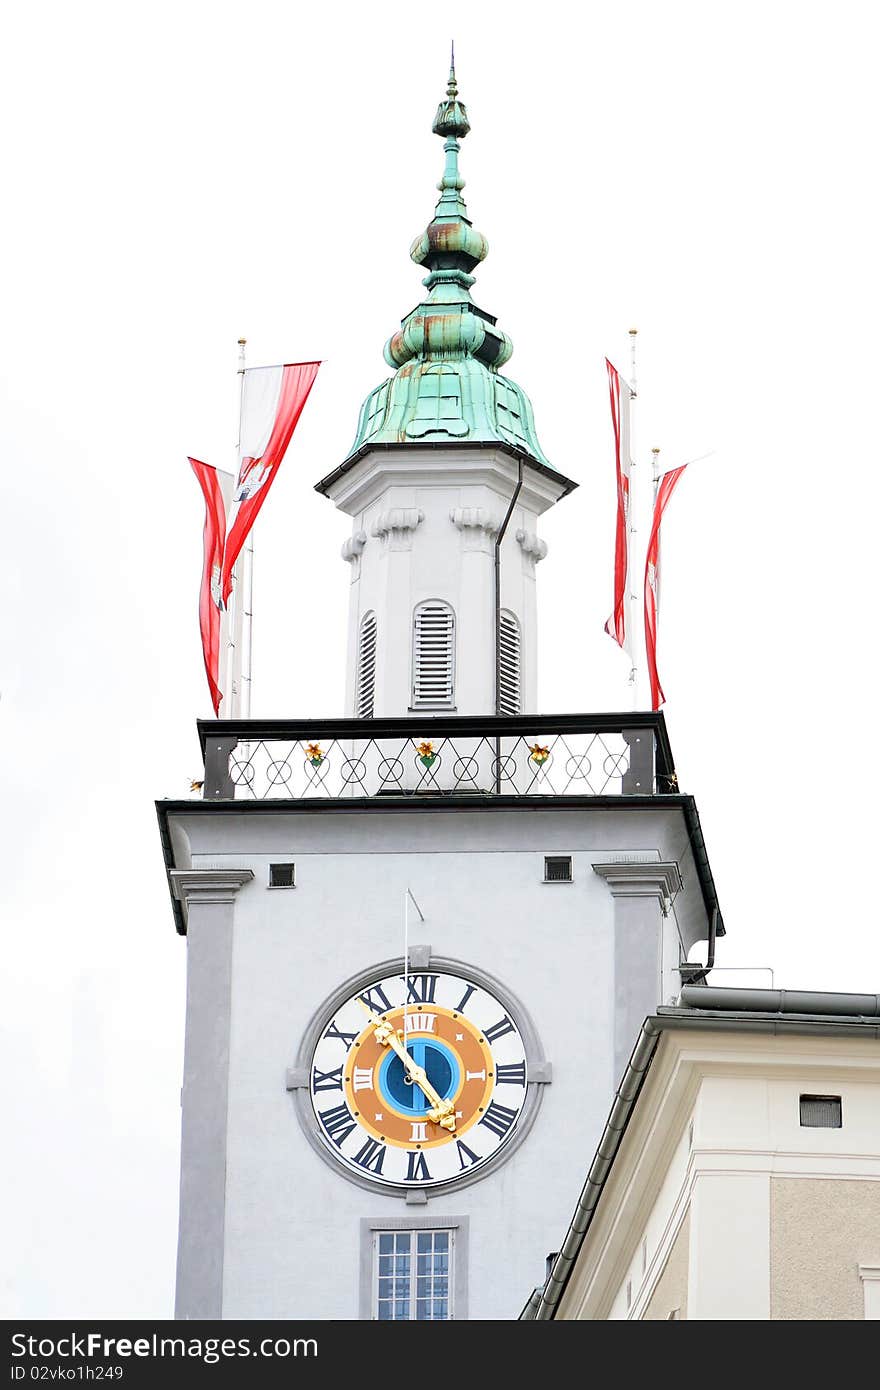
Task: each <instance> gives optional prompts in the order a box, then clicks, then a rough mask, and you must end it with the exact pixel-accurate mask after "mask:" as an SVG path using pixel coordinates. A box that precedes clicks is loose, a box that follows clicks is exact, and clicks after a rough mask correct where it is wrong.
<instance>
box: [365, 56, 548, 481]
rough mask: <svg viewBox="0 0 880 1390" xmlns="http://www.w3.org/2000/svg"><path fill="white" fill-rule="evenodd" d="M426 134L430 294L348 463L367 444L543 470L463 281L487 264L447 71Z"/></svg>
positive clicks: (523, 399) (496, 338)
mask: <svg viewBox="0 0 880 1390" xmlns="http://www.w3.org/2000/svg"><path fill="white" fill-rule="evenodd" d="M433 130H434V134H435V135H439V136H441V138H442V139H443V141H444V145H443V148H444V150H445V152H446V165H445V168H444V170H443V177H442V179H441V180H440V182H439V184H438V185H437V187H438V188H439V190H440V198H439V200H438V202H437V207H436V210H435V212H434V219H433V221H432V222H431V224H430V226H428V227H427V228H426V230H425V231H424V232H423V233H422V235H421V236H419V237H417V238H416V240H415V241H414V242H413V244H412V247H411V249H410V256H411V257H412V259H413V260H414V261H415V263H416V265H421V266H425V267H426V268H427V270H428V274H427V276H426V277H425V279H424V280H423V281H422V284H423V285H424V286H425V288H426V290H427V291H428V293H427V296H426V297H425V298H424V299H423V300H422V302H421V303H420V304H418V305H417V306H416V307H415V309H413V311H412V312H411V313H410V314H408V315H407V317H406V318H405V319H404V320H403V322H402V323H401V325H400V329H399V330H398V332H397V333H395V334H394V336H393V337H392V338H390V339H389V340H388V342H387V343H386V345H385V361H386V362H387V363H388V365H389V366H390V367H396V368H397V370H396V372H395V375H394V376H392V377H389V379H388V380H387V381H383V382H382V384H381V386H377V387H376V389H375V391H371V392H370V394H369V396H368V397H367V399H366V400H365V401H364V404H363V406H362V408H361V414H360V420H359V421H358V430H357V436H356V438H355V441H354V444H353V445H352V447H351V449H350V451H349V454H348V458H349V459H350V458H352V457H353V455H355V454H357V453H359V452H360V451H361V450H363V449H365V448H368V447H369V446H370V445H372V444H407V443H423V442H428V443H438V444H440V443H449V442H451V441H454V440H463V441H464V440H466V441H467V442H468V443H482V442H486V443H496V444H507V445H509V446H511V447H512V448H515V449H517V450H520V451H523V452H525V453H526V454H528V455H530V456H531V457H532V458H533V459H534V460H535V462H536V463H538V464H540V465H542V466H543V467H545V468H549V467H550V464H549V463H548V461H547V459H546V458H545V456H544V453H543V451H542V449H541V446H540V444H539V443H538V437H537V435H536V433H535V422H534V419H533V417H532V407H531V402H530V401H529V398H528V396H527V395H526V393H525V392H524V391H523V390H522V389H521V387H519V386H517V384H516V382H513V381H510V380H509V379H508V378H507V377H504V376H501V375H500V374H499V371H498V368H499V367H502V366H503V365H504V363H505V362H507V361H508V360H509V358H510V356H511V354H512V353H513V343H512V342H511V341H510V339H509V338H508V336H507V334H506V333H502V331H501V329H500V328H498V327H496V323H495V319H494V318H493V317H492V315H491V314H487V313H486V312H485V310H483V309H479V308H478V307H477V306H476V304H474V302H473V300H472V299H471V296H470V288H471V285H472V284H473V283H474V277H473V276H472V275H471V274H470V272H471V271H472V270H473V269H474V267H475V266H477V265H479V263H480V261H482V260H485V258H486V256H487V255H488V253H489V244H488V242H487V241H486V238H485V237H484V236H483V235H482V234H481V233H480V232H478V231H477V230H476V229H475V227H474V226H473V224H472V222H471V220H470V218H469V217H468V215H467V206H466V204H465V201H464V198H463V197H462V194H461V190H462V189H463V188H464V179H463V178H462V177H461V174H460V173H459V169H458V152H459V148H460V146H459V141H460V140H463V139H464V137H465V136H466V135H467V133H468V131H469V130H470V124H469V122H468V117H467V111H466V109H465V106H464V104H463V102H461V101H459V99H458V84H457V82H456V80H455V65H454V62H453V64H452V66H451V67H450V70H449V84H448V86H447V89H446V99H445V100H444V101H441V103H440V105H439V106H438V108H437V115H436V116H435V118H434V125H433ZM343 466H344V465H343Z"/></svg>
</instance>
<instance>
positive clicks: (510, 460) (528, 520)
mask: <svg viewBox="0 0 880 1390" xmlns="http://www.w3.org/2000/svg"><path fill="white" fill-rule="evenodd" d="M433 129H434V132H435V134H437V135H440V136H442V137H444V139H445V145H444V148H445V151H446V166H445V169H444V172H443V178H442V179H441V181H440V184H439V185H438V186H439V189H440V199H439V201H438V203H437V209H436V212H435V215H434V220H433V221H432V222H431V224H430V226H429V227H428V228H427V230H426V231H425V232H424V233H423V234H422V236H420V237H418V238H417V239H416V241H415V242H414V243H413V246H412V249H411V252H410V254H411V256H412V259H413V260H414V261H415V262H416V264H418V265H423V266H426V267H427V268H428V271H429V273H428V275H427V276H426V278H425V280H424V281H423V283H424V285H425V287H426V289H427V291H428V294H427V297H426V298H425V300H424V301H423V302H422V303H420V304H419V305H417V306H416V308H415V309H413V311H412V312H411V313H410V314H409V315H408V316H407V317H406V318H405V319H404V321H403V323H402V325H401V328H400V331H399V332H397V333H395V334H394V336H393V337H392V338H391V339H390V341H389V342H388V343H387V344H386V347H385V359H386V361H387V362H388V363H389V365H390V366H392V367H396V368H397V372H396V374H395V376H393V377H391V378H390V379H389V380H387V381H385V382H383V383H382V385H381V386H378V387H377V388H376V390H374V391H372V392H371V393H370V395H369V396H368V397H367V400H366V401H365V402H364V405H363V408H362V410H361V415H360V421H359V423H358V431H357V436H356V438H355V441H354V444H353V445H352V448H351V450H350V452H349V454H348V457H347V458H346V459H345V461H344V462H343V464H342V465H341V467H339V468H337V469H336V470H335V471H334V472H333V473H331V474H330V475H329V476H328V477H326V478H323V479H322V480H321V482H320V483H318V485H317V487H318V491H319V492H323V493H324V494H326V496H328V497H329V498H330V499H331V500H332V501H333V502H335V504H336V506H337V507H339V509H340V510H341V511H343V512H345V513H346V514H347V515H348V516H350V517H351V518H352V521H353V529H352V534H351V536H350V537H349V539H348V540H347V541H346V542H345V544H344V546H343V549H342V555H343V558H344V559H345V560H347V561H348V562H349V563H350V565H351V602H350V608H349V625H348V661H347V682H346V713H347V714H348V715H349V716H351V717H354V718H372V717H377V716H392V717H400V716H401V715H407V714H425V713H427V714H431V713H435V714H442V713H447V714H448V713H452V712H457V713H460V714H467V715H477V714H508V715H512V714H520V713H534V712H535V710H536V709H537V634H536V604H535V566H536V564H537V562H538V561H539V560H541V559H543V557H544V556H545V555H546V553H547V546H546V543H545V542H544V541H542V540H540V539H539V538H538V534H537V526H538V517H539V516H540V515H541V514H542V512H545V511H546V510H547V508H548V507H550V506H552V505H553V503H554V502H557V501H558V500H559V498H560V497H563V496H565V494H566V493H567V492H570V491H571V489H572V488H573V487H575V486H576V484H575V483H573V482H571V481H570V479H568V478H565V477H563V476H562V474H560V473H557V472H556V471H555V469H553V468H552V467H551V466H550V464H549V463H548V461H547V459H546V458H545V457H544V454H543V452H542V450H541V446H540V445H539V443H538V439H537V435H536V433H535V427H534V422H533V419H532V408H531V405H530V403H529V400H528V397H527V396H526V394H525V392H524V391H522V390H521V388H520V387H519V386H517V385H516V383H515V382H513V381H510V380H509V379H508V378H506V377H503V376H501V375H500V374H499V370H498V369H499V367H501V366H503V365H504V363H505V362H507V361H508V359H509V358H510V356H511V354H512V352H513V344H512V343H511V341H510V339H509V338H508V337H507V335H506V334H504V333H502V332H501V331H500V329H498V328H497V327H496V324H495V319H494V318H493V317H492V316H491V315H490V314H487V313H485V312H484V310H482V309H479V308H477V306H476V305H475V304H474V303H473V301H472V299H471V296H470V287H471V285H472V284H473V283H474V280H473V276H472V275H471V274H470V273H469V272H470V271H471V270H473V268H474V267H475V266H476V265H478V264H479V262H480V261H482V260H483V259H484V258H485V256H486V255H487V254H488V250H489V247H488V244H487V242H486V240H485V238H484V237H483V236H481V235H480V233H479V232H477V231H475V230H474V228H473V226H472V224H471V222H470V220H469V219H468V216H467V208H466V206H465V203H464V199H463V198H462V196H461V190H462V188H463V187H464V181H463V179H462V178H461V175H460V173H459V170H458V150H459V138H463V137H464V136H465V135H466V134H467V132H468V130H469V129H470V126H469V124H468V119H467V112H466V110H465V108H464V106H463V104H462V103H461V102H460V101H459V100H458V98H457V86H456V81H455V72H454V70H452V71H450V75H449V85H448V88H447V95H446V100H445V101H443V102H441V103H440V106H439V108H438V110H437V115H436V118H435V120H434V126H433Z"/></svg>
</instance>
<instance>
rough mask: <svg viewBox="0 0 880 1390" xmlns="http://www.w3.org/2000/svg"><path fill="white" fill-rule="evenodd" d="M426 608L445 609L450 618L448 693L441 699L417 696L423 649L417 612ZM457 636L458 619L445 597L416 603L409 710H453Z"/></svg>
mask: <svg viewBox="0 0 880 1390" xmlns="http://www.w3.org/2000/svg"><path fill="white" fill-rule="evenodd" d="M426 608H442V609H445V610H446V612H447V613H448V615H449V617H450V618H451V620H452V621H451V625H450V627H449V646H448V658H449V664H448V671H449V680H448V686H449V694H448V696H446V697H445V698H443V699H433V698H432V699H428V698H427V697H425V696H422V697H419V693H418V688H419V684H420V680H419V676H420V672H421V669H422V657H423V655H424V649H423V647H422V645H421V643H420V641H419V635H420V634H419V614H420V613H421V612H422V611H423V610H424V609H426ZM457 636H458V619H457V618H456V614H455V609H454V608H453V606H452V604H451V603H450V602H449V601H448V599H445V598H426V599H422V600H421V602H419V603H417V604H416V606H415V608H414V609H413V615H412V658H411V673H410V674H411V679H410V705H409V708H410V712H411V713H418V714H421V713H424V712H430V711H431V710H454V709H455V677H456V660H455V655H456V652H455V649H456V645H457Z"/></svg>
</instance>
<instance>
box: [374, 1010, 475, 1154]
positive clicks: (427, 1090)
mask: <svg viewBox="0 0 880 1390" xmlns="http://www.w3.org/2000/svg"><path fill="white" fill-rule="evenodd" d="M358 1003H359V1004H360V1006H361V1008H362V1009H363V1010H364V1012H365V1013H367V1014H369V1016H370V1018H371V1019H372V1020H373V1031H374V1032H375V1034H376V1041H377V1042H379V1043H381V1044H382V1046H383V1047H390V1048H391V1049H392V1051H393V1052H396V1053H397V1055H398V1057H399V1058H400V1060H401V1062H402V1063H403V1067H404V1070H405V1072H406V1074H407V1076H408V1077H409V1079H410V1081H412V1082H414V1083H415V1085H417V1086H418V1087H419V1089H420V1090H421V1091H422V1092H423V1093H424V1095H425V1096H426V1098H427V1099H428V1100H429V1101H430V1102H431V1105H432V1107H433V1109H431V1110H429V1111H428V1119H429V1120H430V1121H431V1122H432V1123H433V1124H435V1125H440V1126H441V1128H443V1129H448V1130H449V1132H450V1133H451V1134H454V1133H455V1106H454V1105H453V1104H452V1101H451V1100H444V1099H443V1097H442V1096H441V1095H440V1093H439V1091H436V1090H435V1089H434V1087H433V1086H432V1085H431V1083H430V1081H429V1080H428V1075H427V1072H426V1071H425V1069H424V1067H419V1066H417V1065H416V1064H415V1062H414V1061H413V1059H412V1057H410V1055H409V1053H408V1052H407V1050H406V1048H405V1047H404V1045H403V1043H402V1042H401V1040H400V1037H399V1035H398V1034H397V1032H396V1031H395V1029H394V1028H393V1027H392V1025H391V1024H390V1023H389V1022H388V1020H387V1019H384V1018H380V1016H379V1014H377V1013H374V1012H373V1010H372V1009H371V1008H370V1006H369V1004H365V1003H364V1001H363V999H358Z"/></svg>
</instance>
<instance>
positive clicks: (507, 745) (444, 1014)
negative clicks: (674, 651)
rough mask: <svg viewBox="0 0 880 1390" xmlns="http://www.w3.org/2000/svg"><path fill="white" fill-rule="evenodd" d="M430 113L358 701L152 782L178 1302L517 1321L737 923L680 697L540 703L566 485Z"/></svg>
mask: <svg viewBox="0 0 880 1390" xmlns="http://www.w3.org/2000/svg"><path fill="white" fill-rule="evenodd" d="M433 128H434V131H435V133H436V134H438V135H439V136H440V137H441V138H442V139H443V141H444V151H445V167H444V171H443V176H442V179H441V182H440V185H439V189H440V198H439V201H438V203H437V207H436V211H435V215H434V219H433V221H432V222H431V223H430V224H429V226H428V228H427V230H426V231H425V232H424V233H423V234H422V235H421V236H420V237H419V238H418V239H417V240H416V241H415V243H414V244H413V247H412V250H411V256H412V258H413V260H414V261H416V263H417V264H418V265H420V266H421V267H423V268H424V270H425V272H426V274H425V278H424V280H423V284H424V288H425V295H424V297H423V299H422V301H421V302H420V303H419V304H418V306H417V307H416V308H415V309H414V310H413V311H412V312H411V313H410V314H409V315H408V316H407V317H406V318H405V319H404V320H403V323H402V325H401V327H400V330H399V331H398V332H397V333H395V334H394V335H393V336H392V337H391V339H390V340H389V342H388V344H387V345H386V348H385V357H386V361H387V362H388V364H389V366H390V367H391V368H392V369H393V375H392V376H390V377H389V378H388V379H387V380H386V381H384V382H383V383H382V384H381V385H380V386H378V387H377V388H376V389H375V390H374V391H372V392H371V393H370V395H369V396H368V397H367V400H366V401H365V403H364V405H363V407H362V409H361V413H360V419H359V422H358V427H357V433H356V436H355V439H354V442H353V445H352V447H351V449H350V451H349V453H348V455H347V457H346V458H345V459H344V460H343V461H342V462H341V464H340V465H339V467H338V468H337V469H336V470H335V471H334V472H332V473H331V474H329V475H328V476H327V477H325V478H323V479H322V480H321V481H320V482H319V483H318V484H317V487H318V491H319V492H321V493H323V494H324V495H325V496H327V497H329V498H330V499H331V500H332V501H333V502H334V503H335V505H336V506H337V507H338V508H339V509H340V510H341V511H343V512H344V513H345V514H346V515H347V516H349V517H350V518H351V532H350V534H349V536H348V537H347V539H346V540H345V542H344V545H343V547H342V554H343V558H344V559H345V560H346V561H347V563H348V566H349V570H348V573H349V577H350V593H351V599H350V610H349V612H350V615H349V626H348V676H347V693H346V717H345V718H343V719H335V720H334V719H326V720H320V719H311V720H301V719H296V718H290V719H286V720H280V721H279V720H273V721H265V720H245V721H236V720H223V721H216V720H211V721H200V723H199V734H200V738H201V743H202V751H203V754H204V759H205V779H204V784H203V797H202V799H201V800H198V801H194V800H188V801H179V802H178V801H162V802H160V803H158V808H157V809H158V814H159V823H160V829H161V834H162V845H163V851H164V855H165V860H166V865H167V868H168V874H169V883H170V886H171V894H172V903H173V909H174V917H175V923H176V926H177V930H178V931H179V932H180V934H181V935H182V936H184V937H185V939H186V950H187V1006H186V1007H187V1016H186V1041H185V1054H184V1069H183V1089H182V1095H181V1100H182V1140H181V1182H180V1231H179V1248H178V1272H177V1294H176V1315H177V1317H179V1318H184V1319H186V1318H193V1319H216V1318H273V1319H278V1318H281V1319H290V1318H294V1319H310V1318H316V1319H380V1320H432V1321H445V1320H454V1319H457V1320H462V1319H469V1318H470V1319H481V1320H485V1319H498V1320H503V1319H509V1318H516V1317H517V1316H518V1314H519V1311H520V1309H521V1308H522V1305H523V1300H524V1297H525V1295H526V1293H527V1292H528V1290H529V1289H531V1288H533V1287H534V1286H535V1285H536V1284H539V1283H541V1282H543V1271H544V1263H545V1260H546V1257H547V1255H548V1254H549V1253H550V1251H551V1247H552V1244H553V1241H554V1238H555V1234H556V1233H557V1232H558V1231H559V1230H561V1229H565V1225H566V1223H567V1219H568V1215H569V1213H570V1210H571V1208H572V1205H573V1203H574V1202H575V1200H576V1198H577V1196H578V1193H579V1192H580V1190H581V1185H582V1176H583V1171H584V1168H585V1166H586V1165H587V1163H588V1162H589V1159H590V1157H591V1156H592V1154H593V1152H594V1149H595V1146H596V1143H597V1140H598V1138H599V1136H600V1134H601V1132H602V1128H603V1125H604V1122H605V1117H606V1115H607V1111H608V1107H609V1103H610V1101H611V1100H612V1099H613V1097H614V1094H615V1089H616V1087H617V1085H618V1082H619V1080H620V1078H621V1076H622V1075H623V1074H624V1072H625V1070H626V1064H627V1061H628V1059H629V1051H630V1048H631V1045H632V1042H633V1040H634V1039H635V1038H636V1037H637V1036H638V1033H639V1029H640V1027H641V1024H642V1021H643V1019H644V1018H645V1016H646V1014H648V1013H652V1012H653V1011H654V1009H655V1008H656V1006H657V1005H658V1004H661V1003H668V1002H670V1001H671V1000H673V999H674V998H675V997H676V996H677V995H678V992H679V990H680V987H681V980H682V973H685V974H687V973H688V971H687V966H686V964H685V963H686V960H687V955H688V952H689V950H690V948H691V947H692V946H693V945H694V944H695V943H696V942H698V941H700V940H702V939H706V938H707V937H708V936H709V934H710V923H714V930H715V932H716V933H721V932H723V930H724V928H723V924H722V922H721V919H720V915H719V914H718V910H717V901H716V896H715V888H714V884H713V880H712V875H711V871H710V869H709V864H708V859H707V856H706V851H705V847H704V844H703V837H702V833H701V830H700V822H699V817H698V814H697V810H696V806H695V804H694V801H693V798H692V797H691V796H689V795H687V794H684V793H682V792H681V791H680V790H679V788H678V783H677V779H676V775H675V768H674V762H673V758H672V753H671V750H670V747H669V742H668V739H667V735H666V728H665V724H664V721H663V716H662V714H659V713H656V712H647V711H646V712H636V713H628V714H622V715H621V714H614V713H612V714H595V713H576V714H552V715H547V714H545V715H541V714H538V713H537V694H536V655H535V654H536V632H535V624H536V603H535V566H536V563H537V562H538V561H539V560H541V559H542V558H543V556H544V555H545V554H546V545H545V544H544V542H543V541H542V540H541V539H540V538H539V536H538V519H539V517H540V516H541V514H542V513H543V512H544V511H545V510H546V509H547V508H548V507H550V506H552V505H553V504H554V503H555V502H557V501H559V500H560V499H561V498H563V497H564V496H565V495H566V494H567V493H568V492H569V491H571V490H572V488H573V487H574V486H575V484H574V483H573V482H571V481H570V480H569V479H567V478H566V477H564V476H563V475H562V474H561V473H559V472H558V471H557V470H556V469H555V468H554V467H553V466H552V465H551V463H550V462H549V461H548V460H547V459H546V458H545V456H544V454H543V451H542V449H541V446H540V444H539V442H538V438H537V435H536V432H535V425H534V421H533V417H532V410H531V406H530V403H529V400H528V398H527V396H526V395H525V393H524V391H523V390H522V389H521V388H520V387H519V386H518V385H516V384H515V383H514V382H513V381H512V380H510V379H509V378H508V377H507V376H505V375H503V374H502V371H501V368H503V367H504V366H505V364H506V363H507V361H508V360H509V358H510V356H511V353H512V344H511V341H510V339H509V338H508V337H507V335H506V334H505V333H504V332H502V331H501V330H500V329H499V328H498V327H497V324H496V320H495V318H494V317H493V316H492V315H491V314H489V313H487V312H486V311H485V310H483V309H481V308H478V307H477V305H476V304H475V303H474V301H473V299H472V298H471V287H472V285H473V283H474V279H473V275H472V272H473V270H474V269H475V268H476V267H477V266H478V265H479V263H480V262H481V261H482V260H483V258H484V257H485V256H486V254H487V250H488V247H487V243H486V241H485V239H484V238H483V236H482V235H481V234H480V233H479V232H477V231H476V230H475V229H474V227H473V225H472V223H471V221H470V219H469V217H468V213H467V208H466V205H465V202H464V200H463V198H462V188H463V181H462V178H461V175H460V172H459V165H458V159H459V152H460V142H461V140H462V139H463V138H464V136H466V135H467V133H468V130H469V124H468V117H467V113H466V110H465V107H464V105H463V104H462V103H461V102H460V100H459V99H458V92H457V85H456V80H455V74H454V72H451V73H450V77H449V84H448V88H447V93H446V97H445V99H444V100H443V101H442V102H441V103H440V106H439V108H438V111H437V115H436V117H435V120H434V127H433ZM691 969H693V967H692V968H691Z"/></svg>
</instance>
